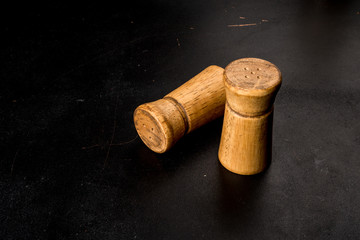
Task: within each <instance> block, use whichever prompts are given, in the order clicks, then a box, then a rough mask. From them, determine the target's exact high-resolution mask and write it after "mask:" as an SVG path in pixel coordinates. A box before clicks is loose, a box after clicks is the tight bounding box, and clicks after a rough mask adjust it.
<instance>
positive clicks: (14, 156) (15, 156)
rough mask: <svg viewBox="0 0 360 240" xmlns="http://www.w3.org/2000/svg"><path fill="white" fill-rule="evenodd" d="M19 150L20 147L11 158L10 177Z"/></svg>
mask: <svg viewBox="0 0 360 240" xmlns="http://www.w3.org/2000/svg"><path fill="white" fill-rule="evenodd" d="M19 150H20V147H19V148H18V149H17V150H16V153H15V155H14V158H13V162H12V164H11V176H12V174H13V171H14V164H15V160H16V157H17V155H18V153H19Z"/></svg>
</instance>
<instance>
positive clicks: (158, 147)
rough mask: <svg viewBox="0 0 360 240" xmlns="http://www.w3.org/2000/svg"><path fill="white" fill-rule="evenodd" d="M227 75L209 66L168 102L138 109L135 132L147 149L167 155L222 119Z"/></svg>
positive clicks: (170, 94) (163, 101) (151, 103)
mask: <svg viewBox="0 0 360 240" xmlns="http://www.w3.org/2000/svg"><path fill="white" fill-rule="evenodd" d="M223 73H224V69H223V68H221V67H218V66H214V65H213V66H209V67H207V68H206V69H205V70H203V71H202V72H200V73H199V74H198V75H196V76H195V77H193V78H192V79H190V80H189V81H187V82H186V83H184V84H183V85H182V86H180V87H179V88H177V89H175V90H174V91H172V92H171V93H169V94H167V95H166V96H165V97H164V98H162V99H160V100H157V101H154V102H150V103H145V104H142V105H140V106H139V107H137V108H136V109H135V112H134V123H135V128H136V131H137V132H138V134H139V136H140V138H141V139H142V141H143V142H144V143H145V144H146V146H148V147H149V148H150V149H151V150H153V151H154V152H157V153H163V152H166V151H167V150H168V149H170V148H171V147H172V146H173V145H174V144H175V143H176V142H177V141H178V140H179V139H180V138H181V137H182V136H184V135H185V134H187V133H189V132H191V131H193V130H195V129H197V128H198V127H200V126H202V125H204V124H206V123H208V122H210V121H212V120H214V119H216V118H218V117H220V116H222V115H223V114H224V108H225V89H224V84H223Z"/></svg>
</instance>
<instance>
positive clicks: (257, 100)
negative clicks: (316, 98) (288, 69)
mask: <svg viewBox="0 0 360 240" xmlns="http://www.w3.org/2000/svg"><path fill="white" fill-rule="evenodd" d="M281 81H282V77H281V72H280V70H279V69H278V68H277V67H276V66H275V65H274V64H272V63H270V62H268V61H265V60H262V59H257V58H244V59H239V60H236V61H234V62H232V63H230V64H229V65H228V66H227V67H226V68H225V71H224V85H225V91H226V107H225V115H224V123H223V130H222V135H221V141H220V147H219V160H220V162H221V164H222V165H223V166H224V167H225V168H226V169H228V170H230V171H232V172H234V173H237V174H242V175H252V174H256V173H260V172H261V171H263V170H264V169H265V168H266V166H267V164H268V162H269V161H270V160H271V145H272V121H273V103H274V100H275V96H276V93H277V92H278V90H279V88H280V85H281Z"/></svg>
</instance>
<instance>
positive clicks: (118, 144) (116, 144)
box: [111, 135, 139, 146]
mask: <svg viewBox="0 0 360 240" xmlns="http://www.w3.org/2000/svg"><path fill="white" fill-rule="evenodd" d="M138 137H139V136H138V135H136V137H135V138H133V139H131V140H130V141H127V142H121V143H114V144H111V146H121V145H125V144H129V143H131V142H133V141H135V140H136V139H137V138H138Z"/></svg>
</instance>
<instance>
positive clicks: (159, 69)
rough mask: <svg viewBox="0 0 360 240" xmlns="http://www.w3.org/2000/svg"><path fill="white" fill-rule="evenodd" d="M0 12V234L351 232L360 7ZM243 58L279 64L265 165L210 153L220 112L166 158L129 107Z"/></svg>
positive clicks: (156, 4)
mask: <svg viewBox="0 0 360 240" xmlns="http://www.w3.org/2000/svg"><path fill="white" fill-rule="evenodd" d="M0 11H1V23H0V26H1V32H2V34H1V42H2V43H1V47H0V50H1V52H0V54H1V56H0V58H1V68H0V69H1V71H0V82H1V85H0V92H1V96H0V102H1V106H0V113H1V115H0V118H1V119H0V143H1V158H0V171H1V172H0V173H1V178H0V180H1V181H0V238H1V239H359V238H360V228H359V227H360V193H359V184H360V161H359V154H360V121H359V119H360V111H359V110H360V103H359V100H360V94H359V93H360V64H359V61H360V60H359V59H360V4H359V3H356V2H355V1H354V2H352V1H329V0H317V1H310V0H304V1H300V0H299V1H265V0H263V1H209V0H206V1H205V0H202V1H160V0H159V1H143V2H142V1H135V2H132V3H127V4H125V3H122V5H119V6H115V5H105V4H87V5H83V6H73V5H71V4H70V5H69V4H65V3H62V4H55V3H53V4H47V5H33V4H28V5H20V3H19V4H18V5H16V4H14V5H13V6H3V7H2V8H1V10H0ZM240 17H245V19H241V18H240ZM263 20H264V21H263ZM247 23H256V24H257V25H256V26H248V27H229V26H228V25H232V24H247ZM243 57H258V58H263V59H266V60H268V61H271V62H273V63H274V64H275V65H277V66H278V67H279V68H280V70H281V71H282V74H283V84H282V87H281V89H280V92H279V94H278V96H277V99H276V102H275V116H274V135H273V158H272V164H271V166H270V167H269V169H268V170H267V171H266V172H265V173H263V174H259V175H255V176H239V175H235V174H232V173H230V172H228V171H227V170H225V169H224V168H223V167H222V166H221V165H220V164H219V162H218V159H217V151H218V145H219V141H220V134H221V127H222V119H219V120H216V121H214V122H212V123H210V124H208V125H206V126H204V127H202V128H200V129H198V130H196V131H195V132H193V133H191V134H189V135H188V136H186V137H184V138H183V139H182V140H181V141H180V142H179V143H178V144H177V145H176V146H175V147H174V148H173V149H172V150H171V151H169V152H168V153H165V154H161V155H159V154H155V153H153V152H151V151H150V150H149V149H147V148H146V146H145V145H144V144H143V143H142V142H141V140H140V139H139V138H138V137H136V136H137V133H136V131H135V128H134V126H133V121H132V114H133V110H134V109H135V108H136V106H138V105H140V104H142V103H144V102H149V101H154V100H156V99H159V98H161V97H163V96H164V95H165V94H167V93H168V92H170V91H172V90H173V89H175V88H176V87H178V86H180V85H181V84H182V83H184V82H186V81H187V80H189V79H190V78H191V77H193V76H195V75H196V74H197V73H199V72H200V71H201V70H203V69H204V68H206V67H207V66H209V65H211V64H215V65H219V66H221V67H225V66H226V65H227V64H228V63H230V62H231V61H233V60H236V59H238V58H243Z"/></svg>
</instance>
